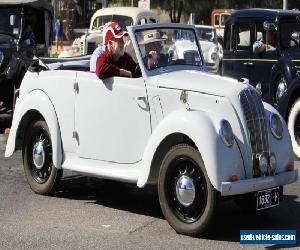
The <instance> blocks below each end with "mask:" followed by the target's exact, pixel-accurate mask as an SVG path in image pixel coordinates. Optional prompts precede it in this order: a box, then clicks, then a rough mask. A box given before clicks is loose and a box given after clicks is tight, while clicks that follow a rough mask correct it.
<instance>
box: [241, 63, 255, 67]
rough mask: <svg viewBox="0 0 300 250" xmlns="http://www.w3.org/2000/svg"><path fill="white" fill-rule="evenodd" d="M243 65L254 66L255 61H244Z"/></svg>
mask: <svg viewBox="0 0 300 250" xmlns="http://www.w3.org/2000/svg"><path fill="white" fill-rule="evenodd" d="M243 65H244V66H246V67H253V65H254V64H253V62H244V63H243Z"/></svg>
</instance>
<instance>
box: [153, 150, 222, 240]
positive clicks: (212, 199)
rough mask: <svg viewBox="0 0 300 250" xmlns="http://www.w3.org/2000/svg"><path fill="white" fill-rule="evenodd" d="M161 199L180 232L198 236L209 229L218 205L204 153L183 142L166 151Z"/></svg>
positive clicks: (160, 187) (165, 212)
mask: <svg viewBox="0 0 300 250" xmlns="http://www.w3.org/2000/svg"><path fill="white" fill-rule="evenodd" d="M158 191H159V201H160V206H161V209H162V212H163V214H164V216H165V218H166V219H167V221H168V222H169V224H170V225H171V226H172V227H173V228H174V229H175V231H176V232H178V233H181V234H186V235H191V236H196V235H199V234H201V233H203V232H204V231H206V230H207V229H208V227H209V225H210V224H211V222H212V218H213V214H214V211H215V208H216V191H215V189H214V188H213V186H212V185H211V183H210V180H209V178H208V176H207V173H206V169H205V166H204V163H203V160H202V158H201V155H200V153H199V152H198V151H197V150H196V149H195V148H193V147H192V146H189V145H186V144H179V145H177V146H174V147H173V148H171V149H170V151H169V152H168V153H167V154H166V156H165V158H164V160H163V162H162V165H161V169H160V174H159V182H158Z"/></svg>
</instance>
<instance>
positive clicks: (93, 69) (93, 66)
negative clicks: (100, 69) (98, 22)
mask: <svg viewBox="0 0 300 250" xmlns="http://www.w3.org/2000/svg"><path fill="white" fill-rule="evenodd" d="M109 25H111V22H108V23H106V24H104V26H103V35H102V37H103V40H104V39H105V31H106V29H107V27H108V26H109ZM105 49H106V46H105V45H104V42H101V43H99V45H98V47H97V48H96V49H95V50H94V52H93V54H92V55H91V58H90V72H93V73H95V72H96V63H97V59H98V57H99V56H100V55H101V54H102V53H103V52H104V51H105Z"/></svg>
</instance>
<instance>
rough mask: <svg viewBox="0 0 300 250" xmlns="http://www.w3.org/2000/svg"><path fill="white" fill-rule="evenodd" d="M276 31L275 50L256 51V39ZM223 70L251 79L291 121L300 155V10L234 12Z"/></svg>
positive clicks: (292, 131)
mask: <svg viewBox="0 0 300 250" xmlns="http://www.w3.org/2000/svg"><path fill="white" fill-rule="evenodd" d="M267 30H271V31H272V32H273V33H274V34H275V44H274V47H273V48H272V49H266V50H265V51H263V52H261V53H254V51H253V44H254V43H255V42H256V41H259V40H261V41H263V42H264V43H267V42H268V41H266V31H267ZM224 38H225V39H224V57H223V61H222V66H221V69H220V72H221V74H222V75H224V76H230V77H233V78H236V79H239V78H248V79H249V82H250V84H251V85H253V86H254V87H256V89H257V90H258V91H259V92H260V93H261V95H262V99H263V100H264V101H266V102H268V103H270V104H272V105H273V106H275V107H276V108H277V109H278V110H279V112H280V113H281V115H282V116H283V117H284V118H285V120H286V122H287V123H288V128H289V132H290V135H291V139H292V144H293V149H294V154H295V155H296V156H297V157H298V158H300V77H299V74H300V12H299V11H284V10H271V9H245V10H239V11H236V12H235V13H233V14H232V15H231V16H230V18H229V19H228V21H227V22H226V26H225V33H224Z"/></svg>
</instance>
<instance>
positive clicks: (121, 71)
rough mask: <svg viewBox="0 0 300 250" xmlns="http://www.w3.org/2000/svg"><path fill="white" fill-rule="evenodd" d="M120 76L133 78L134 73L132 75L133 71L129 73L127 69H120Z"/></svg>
mask: <svg viewBox="0 0 300 250" xmlns="http://www.w3.org/2000/svg"><path fill="white" fill-rule="evenodd" d="M120 76H125V77H129V78H132V73H131V71H128V70H125V69H120Z"/></svg>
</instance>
